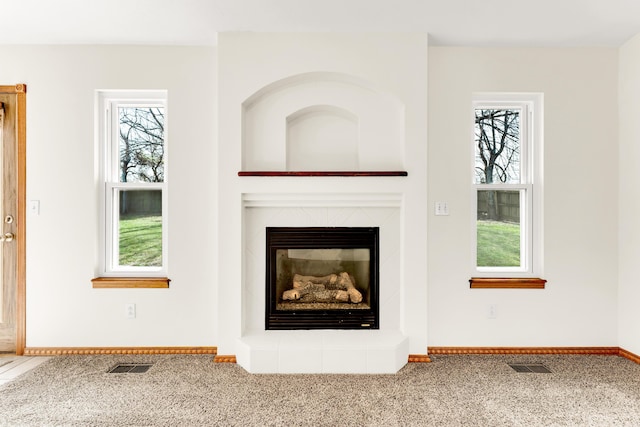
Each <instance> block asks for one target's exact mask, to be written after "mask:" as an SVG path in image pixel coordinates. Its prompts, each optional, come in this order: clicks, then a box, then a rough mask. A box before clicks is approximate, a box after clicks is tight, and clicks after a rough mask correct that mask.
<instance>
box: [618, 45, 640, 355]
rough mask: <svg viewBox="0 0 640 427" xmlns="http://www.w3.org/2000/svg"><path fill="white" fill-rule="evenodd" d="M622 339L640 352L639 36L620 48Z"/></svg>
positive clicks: (620, 319)
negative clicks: (639, 271)
mask: <svg viewBox="0 0 640 427" xmlns="http://www.w3.org/2000/svg"><path fill="white" fill-rule="evenodd" d="M618 96H619V109H620V111H619V114H620V121H619V123H620V187H619V188H620V190H619V192H620V203H619V206H620V216H619V221H620V229H619V257H620V263H619V266H620V267H619V268H620V270H619V274H620V287H619V298H618V299H619V317H618V318H619V341H620V347H622V348H624V349H625V350H628V351H630V352H632V353H634V354H640V310H638V301H640V286H638V260H640V238H639V236H640V220H639V218H640V167H638V159H640V128H639V127H638V117H640V35H637V36H636V37H634V38H633V39H631V40H630V41H628V42H627V43H626V44H625V45H624V46H622V47H621V48H620V62H619V95H618Z"/></svg>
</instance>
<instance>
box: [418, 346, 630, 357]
mask: <svg viewBox="0 0 640 427" xmlns="http://www.w3.org/2000/svg"><path fill="white" fill-rule="evenodd" d="M428 351H429V355H438V354H439V355H455V354H460V355H464V354H585V355H601V356H619V355H620V348H619V347H429V348H428Z"/></svg>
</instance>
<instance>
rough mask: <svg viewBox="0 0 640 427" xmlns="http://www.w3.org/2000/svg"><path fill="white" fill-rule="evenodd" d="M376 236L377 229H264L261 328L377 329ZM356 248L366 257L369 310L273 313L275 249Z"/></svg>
mask: <svg viewBox="0 0 640 427" xmlns="http://www.w3.org/2000/svg"><path fill="white" fill-rule="evenodd" d="M379 235H380V230H379V228H378V227H267V228H266V245H267V247H266V249H267V250H266V269H265V270H266V280H265V282H266V298H265V302H266V304H265V329H266V330H293V329H379V328H380V307H379V300H378V297H379V295H378V294H379V284H380V280H379V275H380V272H379V269H380V267H379V265H380V263H379V259H380V258H379V252H380V251H379V246H380V243H379V242H380V237H379ZM310 242H312V243H310ZM359 248H364V249H369V254H370V265H369V278H370V280H369V301H368V302H369V307H370V308H369V309H358V310H348V309H338V310H286V311H285V310H277V308H276V305H277V303H278V299H279V298H280V297H279V296H278V295H276V294H277V292H276V280H277V272H276V263H275V260H276V251H277V250H279V249H359Z"/></svg>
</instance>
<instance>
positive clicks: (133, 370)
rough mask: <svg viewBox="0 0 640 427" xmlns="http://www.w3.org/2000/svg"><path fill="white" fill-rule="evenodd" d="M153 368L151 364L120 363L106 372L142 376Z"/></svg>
mask: <svg viewBox="0 0 640 427" xmlns="http://www.w3.org/2000/svg"><path fill="white" fill-rule="evenodd" d="M151 366H153V364H152V363H120V364H117V365H116V366H114V367H113V368H111V369H109V371H107V372H108V373H109V374H125V373H129V374H143V373H145V372H147V371H148V370H149V368H151Z"/></svg>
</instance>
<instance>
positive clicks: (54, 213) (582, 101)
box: [0, 37, 640, 354]
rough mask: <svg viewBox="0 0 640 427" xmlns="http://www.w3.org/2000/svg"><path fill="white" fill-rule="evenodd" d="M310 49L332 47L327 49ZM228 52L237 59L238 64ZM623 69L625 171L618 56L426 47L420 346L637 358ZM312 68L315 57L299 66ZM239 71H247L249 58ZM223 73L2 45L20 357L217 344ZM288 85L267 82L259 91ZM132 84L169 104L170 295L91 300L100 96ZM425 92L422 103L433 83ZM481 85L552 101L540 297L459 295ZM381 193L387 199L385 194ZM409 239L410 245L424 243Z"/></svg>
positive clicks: (101, 293)
mask: <svg viewBox="0 0 640 427" xmlns="http://www.w3.org/2000/svg"><path fill="white" fill-rule="evenodd" d="M314 43H315V44H316V45H317V46H316V47H318V46H319V47H320V48H322V49H325V50H326V49H329V47H330V45H326V46H328V47H323V46H325V45H323V43H322V42H321V41H320V40H319V39H318V40H317V41H316V42H314ZM370 49H371V50H376V49H379V46H375V45H372V46H370ZM228 55H229V57H233V52H228ZM258 59H260V60H264V61H268V60H271V59H270V58H268V57H264V58H258ZM423 59H424V58H423ZM620 59H621V61H620V93H621V102H620V112H621V115H620V118H621V120H620V136H621V145H620V153H619V154H620V159H619V158H618V150H617V133H618V127H617V126H618V123H617V105H618V104H617V91H618V86H617V79H618V62H617V60H618V56H617V50H615V49H557V50H553V49H518V50H515V49H463V48H444V47H431V48H429V65H428V68H429V77H428V83H429V97H428V101H429V115H428V121H429V135H428V136H429V153H428V157H429V162H428V164H427V169H428V177H426V176H421V172H420V170H419V169H420V168H421V166H423V163H421V161H422V160H421V159H422V158H418V159H415V157H416V156H408V157H407V169H408V170H409V171H410V176H411V177H412V181H411V185H412V186H413V187H415V188H416V189H417V190H419V189H421V188H424V183H425V182H426V181H427V178H428V182H429V185H428V194H429V198H428V202H429V203H428V210H427V209H426V206H423V204H424V202H418V201H416V202H415V203H414V207H418V209H413V210H412V212H414V213H413V214H412V215H413V216H412V217H413V218H414V219H415V220H416V221H417V222H418V223H419V224H421V226H425V224H426V222H423V221H421V220H419V219H418V218H419V217H420V216H423V214H424V212H425V210H426V212H427V214H428V217H429V218H428V219H429V221H428V224H429V228H428V253H427V258H428V261H429V262H428V265H427V270H428V283H429V299H428V301H429V303H428V337H429V341H428V344H429V345H430V346H448V345H451V346H571V345H576V346H608V345H610V346H616V345H620V346H622V347H623V348H626V349H628V350H630V351H632V352H635V353H636V354H640V341H639V340H638V338H637V337H638V327H637V326H635V325H638V324H640V323H639V322H640V315H638V314H637V309H636V305H635V303H634V302H635V301H637V300H638V297H639V296H640V291H638V286H637V284H636V283H635V282H636V280H634V279H635V278H634V275H633V273H634V268H633V267H634V266H635V261H636V260H637V259H638V258H639V256H640V242H638V241H637V239H633V237H632V236H634V235H636V234H638V232H640V230H639V229H638V228H639V226H638V225H637V218H638V214H639V213H640V203H639V202H638V201H637V200H638V199H639V198H638V197H634V196H638V195H640V194H639V193H640V186H639V185H637V183H636V182H638V178H640V176H638V175H640V172H639V171H638V168H637V166H636V164H635V163H636V161H635V160H636V159H637V155H638V154H640V153H638V152H637V150H638V148H637V139H638V137H639V136H640V135H639V134H638V132H639V131H638V129H637V126H636V125H635V123H637V120H636V119H635V117H636V116H637V115H638V114H640V102H639V101H638V98H639V97H638V94H639V92H640V79H639V78H638V77H637V76H638V75H640V74H639V71H640V38H638V37H636V38H635V39H634V40H632V41H631V42H629V43H628V44H627V45H625V46H624V47H623V48H622V50H621V52H620ZM314 65H315V64H314V56H313V55H311V54H310V55H308V56H306V57H305V60H304V61H301V62H300V67H299V70H298V71H299V72H305V71H307V70H308V69H309V68H313V66H314ZM365 65H366V64H365ZM245 69H246V72H247V73H250V72H251V64H247V67H246V68H245ZM216 72H217V68H216V48H211V47H159V46H158V47H119V46H55V47H53V46H16V47H12V46H0V83H2V84H13V83H26V84H27V85H28V93H27V114H28V131H27V132H28V135H27V139H28V142H27V144H28V155H27V162H28V177H27V180H28V182H27V199H28V200H32V199H37V200H40V201H41V214H40V215H39V216H29V217H28V221H27V230H28V237H27V239H28V240H27V245H28V246H27V345H28V346H31V347H39V346H145V345H149V346H165V345H166V346H180V345H193V346H199V345H220V340H219V338H220V335H218V334H217V333H216V329H215V326H216V325H215V323H216V319H217V318H218V316H219V314H218V313H217V311H218V309H220V308H223V305H224V304H218V303H217V302H216V301H215V299H216V292H215V286H216V282H217V275H216V271H215V270H216V267H217V262H218V258H219V256H218V253H217V244H218V243H217V236H216V235H215V230H216V221H217V220H216V216H217V207H216V203H215V200H216V197H217V192H218V190H219V188H218V184H217V179H218V172H217V171H216V169H217V165H218V160H217V158H216V156H217V151H216V149H215V145H214V144H215V138H216V137H215V133H216V125H215V121H216V112H215V108H216ZM280 77H282V76H278V75H267V76H261V77H260V79H261V80H262V81H264V84H267V83H269V82H271V81H274V80H276V79H278V78H280ZM238 78H245V77H244V76H238ZM389 78H390V81H391V80H393V76H389ZM256 87H260V85H257V86H256ZM134 88H142V89H145V88H149V89H167V90H168V92H169V109H170V130H169V147H170V162H171V163H170V165H169V167H170V172H169V173H170V180H171V183H170V198H171V199H170V212H169V215H170V224H169V227H170V231H169V233H170V236H169V239H170V242H169V244H170V247H171V255H170V257H171V264H170V271H169V277H170V278H171V280H172V281H171V287H170V289H168V290H167V289H155V290H135V289H132V290H115V289H110V290H94V289H92V288H91V283H90V279H91V278H92V277H94V275H95V264H96V262H95V257H96V251H97V235H98V233H97V226H98V225H97V222H96V200H97V192H96V182H95V172H96V169H95V167H94V166H95V165H94V160H95V147H94V133H93V107H94V90H95V89H134ZM417 90H419V91H420V92H421V93H426V87H419V88H417ZM474 91H532V92H543V93H544V95H545V106H544V107H545V129H546V132H545V168H544V176H545V201H544V214H545V218H544V221H545V232H544V240H545V251H544V260H545V268H544V275H543V277H544V278H545V279H547V280H548V283H547V289H545V290H531V291H529V290H470V289H469V284H468V280H469V278H470V276H471V271H470V265H471V260H470V256H471V247H470V245H471V236H470V230H471V212H470V209H471V190H470V188H469V183H470V182H471V171H470V170H469V165H470V160H469V156H470V155H471V151H470V150H471V148H470V146H469V145H470V142H469V138H470V127H469V126H470V124H469V123H468V120H469V118H470V110H469V109H470V103H471V94H472V93H473V92H474ZM627 94H629V95H627ZM247 95H248V94H247ZM236 113H237V112H236ZM234 114H235V113H234ZM426 117H427V116H426V114H425V115H424V116H421V117H413V118H412V119H411V123H410V126H414V127H418V128H422V126H423V125H421V124H419V123H418V119H422V120H426ZM426 139H427V138H426V137H425V138H422V141H423V143H424V144H425V146H426ZM225 144H226V148H225V150H227V151H229V152H233V153H234V154H233V161H232V164H231V165H228V166H227V167H226V171H227V172H228V173H227V175H225V179H228V180H229V181H228V182H227V184H228V185H232V186H233V189H234V191H237V190H238V189H241V192H242V191H246V190H247V188H244V187H248V188H249V189H254V188H255V189H260V190H267V187H268V185H266V184H264V181H260V182H258V181H255V180H250V181H249V182H250V184H251V185H248V184H245V185H244V187H243V186H241V185H240V184H239V179H238V177H237V176H235V173H236V172H237V170H239V168H240V157H239V153H240V145H239V141H232V142H231V143H229V141H227V142H225ZM236 144H237V145H236ZM414 148H415V149H416V150H417V152H418V153H420V154H421V153H422V152H421V151H420V149H419V148H418V147H417V146H416V147H414ZM235 150H237V151H235ZM412 157H414V158H412ZM222 165H223V166H224V164H222ZM618 167H619V168H620V170H621V176H622V178H623V179H621V180H620V182H621V185H620V192H621V194H624V195H625V196H626V197H625V198H624V199H621V200H620V216H619V219H618V215H617V211H616V209H617V206H618V196H617V194H618V193H617V179H618V174H617V169H618ZM422 173H424V172H422ZM414 177H416V178H417V181H414V180H413V178H414ZM633 181H635V182H633ZM283 182H285V181H284V179H278V180H274V181H269V183H271V184H279V183H283ZM313 182H314V183H315V182H316V181H313ZM323 182H324V181H323ZM327 183H329V185H342V184H343V181H340V180H334V179H332V180H328V181H327ZM421 183H422V184H421ZM269 185H270V184H269ZM389 187H390V188H380V189H379V191H389V190H394V186H393V185H391V186H389ZM222 189H223V190H224V186H223V187H222ZM301 189H302V188H297V189H294V190H296V191H298V190H301ZM348 190H350V188H346V189H344V191H348ZM235 194H236V196H235V198H233V197H232V198H231V202H232V203H233V204H234V206H233V207H232V208H231V210H230V216H229V217H228V218H227V219H228V222H227V223H225V222H222V226H223V227H224V226H225V224H227V225H229V224H230V225H231V226H233V227H235V230H236V231H237V230H239V228H240V227H239V222H238V220H237V219H235V218H233V215H234V214H237V213H239V212H240V200H239V196H237V193H235ZM434 201H448V202H449V207H450V211H451V214H450V216H446V217H435V216H433V209H432V207H433V202H434ZM618 221H619V222H620V246H619V254H620V298H619V299H620V302H619V306H620V342H618V339H617V319H618V311H617V308H618V296H617V291H616V286H617V283H618V277H617V271H618V270H617V269H618V245H617V236H616V233H615V231H614V230H616V229H617V227H618ZM407 226H409V225H408V224H407ZM412 239H413V241H414V242H415V243H416V244H417V245H418V246H419V245H420V244H419V243H418V242H419V240H420V238H419V236H416V237H413V238H412ZM221 247H222V248H224V246H221ZM230 249H231V250H233V253H232V254H229V255H227V256H228V257H229V256H230V257H231V258H233V259H234V260H235V259H236V258H238V257H239V251H240V241H236V242H230ZM416 254H417V255H424V250H423V249H422V248H421V247H418V250H417V251H415V252H414V253H407V254H406V255H407V257H409V258H410V259H409V261H407V262H410V263H412V265H414V264H419V263H420V262H423V261H424V258H423V257H422V256H416ZM220 256H222V254H220ZM418 258H419V259H418ZM238 259H239V258H238ZM236 271H237V270H236ZM410 300H411V296H407V301H410ZM424 300H425V299H423V298H420V301H413V302H410V303H411V304H422V303H423V301H424ZM129 302H133V303H136V304H137V314H138V317H137V319H135V320H127V319H125V318H124V304H125V303H129ZM232 304H238V302H237V301H232ZM488 304H496V305H497V307H498V318H497V319H494V320H489V319H487V318H486V317H487V316H486V311H487V306H488ZM236 308H239V307H236ZM222 318H224V316H222ZM418 320H419V322H420V323H421V322H423V320H420V319H418ZM422 327H423V325H420V326H419V327H417V329H421V328H422ZM239 328H240V326H239V325H234V326H231V327H229V326H228V325H225V326H224V327H222V328H221V331H220V333H221V334H223V335H224V334H227V335H230V336H237V335H239V334H240V330H239ZM229 329H230V331H228V330H229ZM225 331H228V332H225ZM228 348H229V350H232V349H233V346H229V347H228ZM412 352H416V353H422V352H424V350H423V349H421V348H420V349H412Z"/></svg>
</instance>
